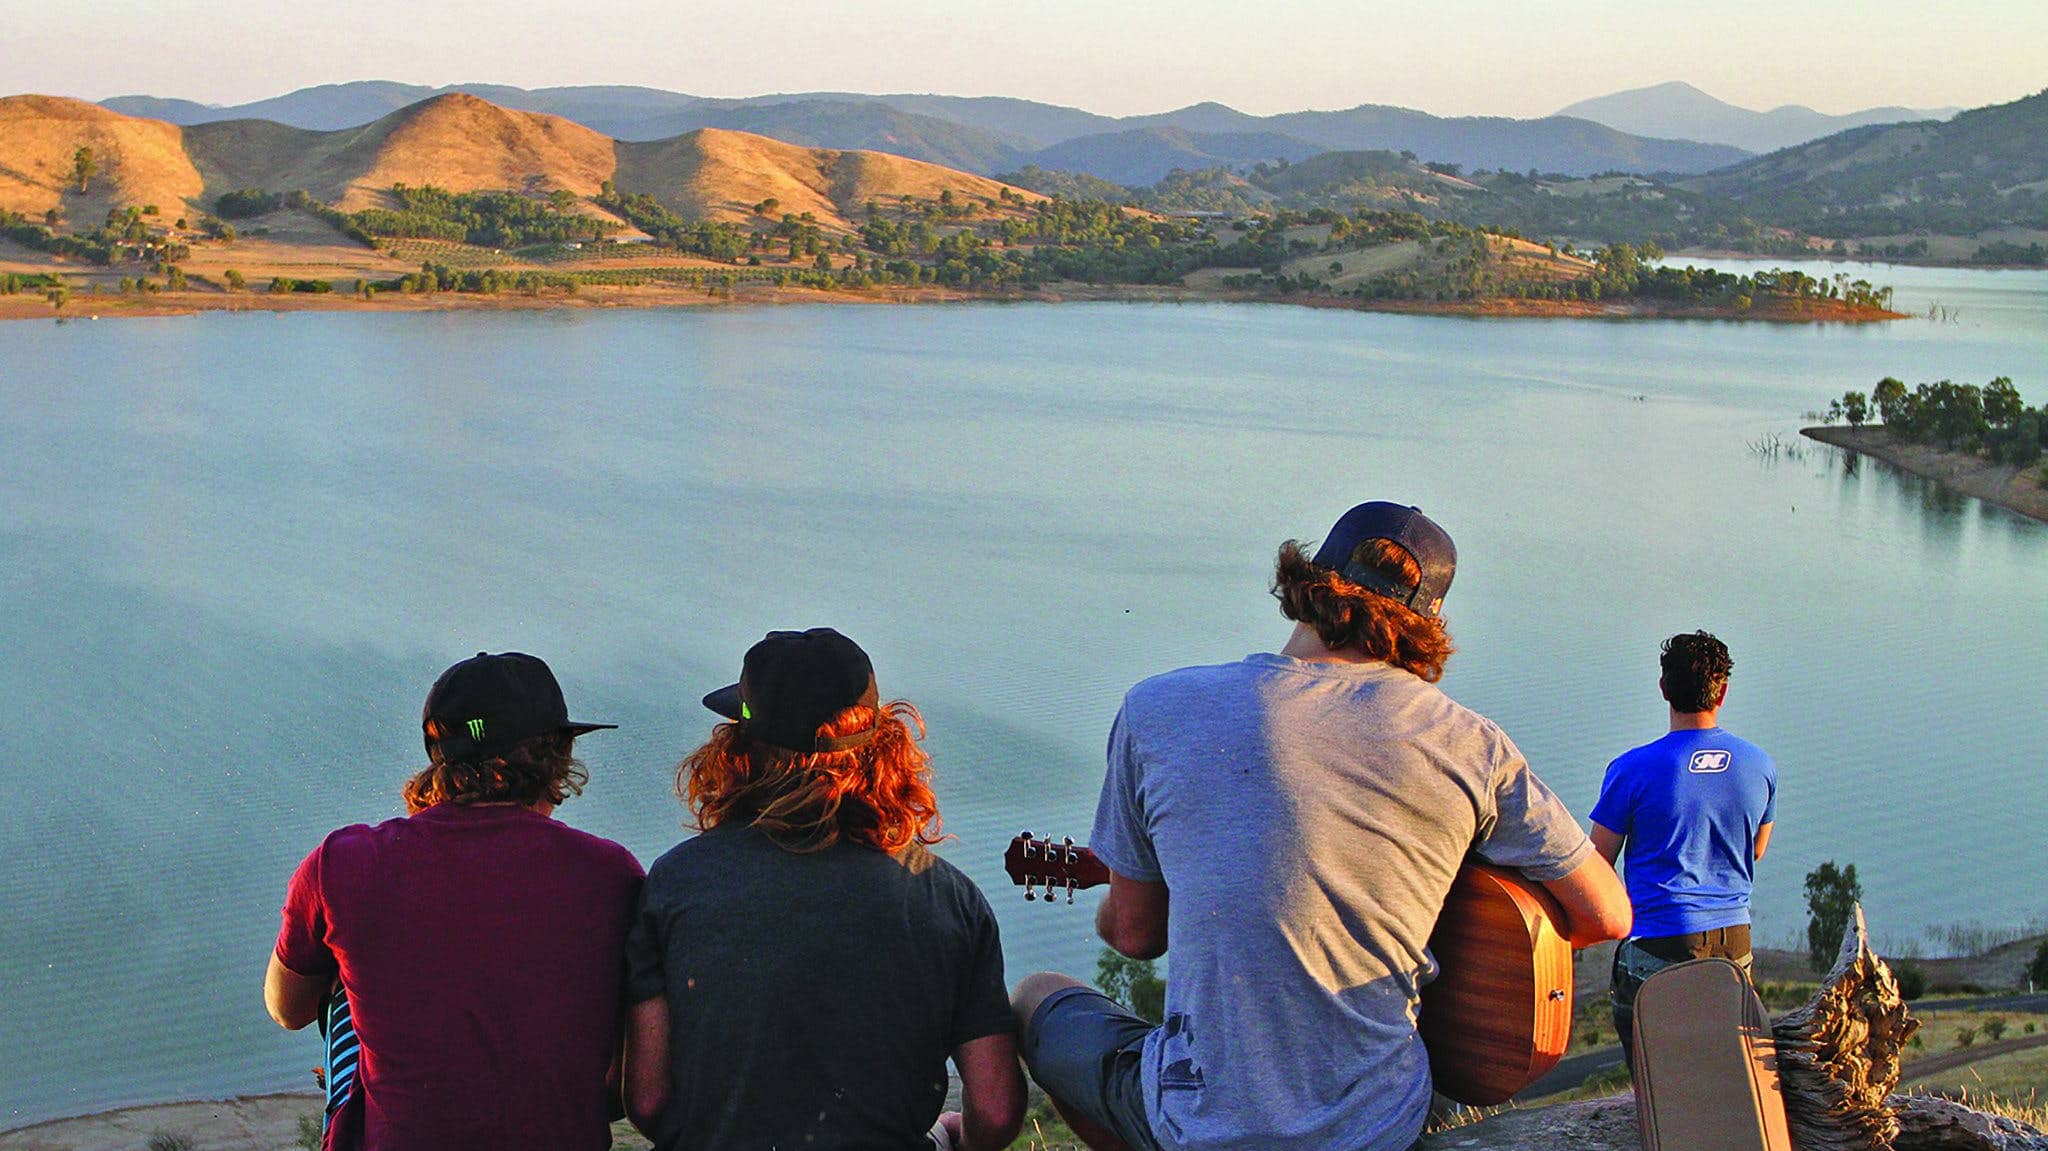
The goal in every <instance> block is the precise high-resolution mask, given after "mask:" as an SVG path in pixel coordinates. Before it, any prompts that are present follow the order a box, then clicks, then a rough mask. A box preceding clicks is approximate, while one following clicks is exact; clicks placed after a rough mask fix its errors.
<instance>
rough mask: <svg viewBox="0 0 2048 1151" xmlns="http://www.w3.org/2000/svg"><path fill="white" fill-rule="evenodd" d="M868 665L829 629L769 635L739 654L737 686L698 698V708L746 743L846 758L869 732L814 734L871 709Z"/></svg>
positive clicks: (865, 655) (873, 697) (871, 732)
mask: <svg viewBox="0 0 2048 1151" xmlns="http://www.w3.org/2000/svg"><path fill="white" fill-rule="evenodd" d="M880 698H881V697H880V695H879V694H878V693H877V692H876V690H875V665H874V664H873V663H871V662H869V660H868V653H866V652H864V651H862V650H861V649H860V645H859V644H857V643H855V642H853V641H852V640H850V639H848V638H846V637H845V636H843V635H840V634H839V633H838V632H836V631H833V630H832V629H831V628H829V627H814V628H812V629H810V630H809V631H771V632H769V633H768V634H767V635H766V636H764V637H762V639H761V642H759V643H757V644H755V645H754V646H753V647H750V648H748V649H747V658H746V661H745V662H744V663H743V664H741V665H740V681H739V682H738V683H735V684H730V685H727V686H725V687H721V688H719V689H718V690H717V691H714V692H712V693H711V694H710V695H707V696H705V697H704V706H705V707H708V708H710V709H711V710H712V711H715V712H717V713H718V714H720V715H722V716H724V717H725V718H727V719H731V720H737V721H738V722H739V723H740V725H741V728H742V730H744V731H745V732H746V733H747V734H748V736H749V737H750V738H752V739H757V740H760V741H761V742H762V743H766V744H771V745H773V746H775V747H779V748H783V749H784V750H787V751H796V752H804V753H809V752H817V751H851V750H852V749H854V748H856V747H860V746H861V745H863V744H865V743H867V742H868V741H869V740H871V739H873V738H875V728H874V727H873V726H872V725H871V726H869V727H868V728H867V729H866V730H865V731H856V732H853V733H852V734H850V735H841V736H832V737H825V736H820V735H819V734H818V728H820V727H822V726H823V725H824V723H825V721H826V720H829V719H831V718H832V717H833V716H835V715H838V714H839V713H840V712H842V711H844V710H846V709H847V708H849V707H874V706H875V705H876V701H877V700H879V699H880Z"/></svg>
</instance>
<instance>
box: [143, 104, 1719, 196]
mask: <svg viewBox="0 0 2048 1151" xmlns="http://www.w3.org/2000/svg"><path fill="white" fill-rule="evenodd" d="M457 92H460V93H466V94H470V95H475V96H479V97H482V98H483V99H486V100H489V101H491V102H492V103H494V104H497V105H499V106H500V107H505V108H511V109H516V110H520V111H527V112H540V113H544V114H547V115H554V116H560V117H563V118H565V119H569V120H573V121H575V122H577V123H579V124H582V125H583V126H584V127H587V128H590V129H592V130H593V131H597V132H601V133H603V134H605V135H608V136H611V137H612V138H614V139H618V140H631V141H649V140H660V139H666V138H669V137H672V136H675V135H679V134H681V133H683V132H686V131H691V130H694V129H697V128H727V129H735V130H739V131H747V132H755V133H758V134H760V135H764V136H772V137H774V138H776V139H779V140H783V141H785V142H788V143H795V144H804V145H808V146H812V147H829V148H839V149H846V148H861V149H872V150H877V151H887V152H894V153H897V154H899V155H904V156H909V157H911V158H913V159H920V160H927V161H930V162H932V163H937V164H943V165H945V166H947V167H952V168H959V169H961V170H963V171H970V172H977V173H981V174H984V175H986V174H990V173H994V172H1002V171H1011V170H1015V169H1018V168H1021V167H1024V166H1025V165H1027V164H1033V165H1037V166H1038V167H1041V168H1046V169H1056V170H1063V171H1075V172H1083V173H1086V174H1088V175H1093V176H1098V177H1101V178H1104V179H1110V180H1115V181H1117V182H1119V183H1128V182H1138V183H1150V182H1153V181H1155V180H1158V179H1160V178H1161V177H1163V176H1165V175H1166V173H1167V172H1168V171H1170V170H1171V169H1172V168H1173V167H1176V166H1178V167H1187V166H1190V165H1193V166H1207V165H1210V164H1215V163H1227V164H1242V165H1249V164H1253V163H1257V162H1260V161H1268V160H1279V159H1299V158H1302V156H1304V155H1308V154H1313V152H1317V151H1341V150H1373V149H1385V150H1392V151H1402V150H1407V151H1412V152H1415V153H1416V154H1417V155H1418V156H1420V157H1421V158H1422V159H1425V160H1436V161H1443V162H1448V163H1456V164H1461V165H1465V166H1467V167H1474V168H1508V169H1511V170H1514V171H1524V170H1527V169H1530V168H1536V169H1539V170H1541V171H1545V172H1559V173H1564V174H1568V175H1587V174H1591V173H1596V172H1607V171H1628V172H1676V173H1696V172H1704V171H1708V170H1710V169H1713V168H1717V167H1721V166H1723V165H1726V164H1731V163H1734V162H1736V161H1738V160H1741V159H1743V158H1745V157H1746V156H1747V155H1749V153H1747V152H1745V151H1743V150H1741V149H1738V148H1732V147H1729V146H1727V145H1725V144H1700V143H1693V142H1690V141H1685V140H1659V139H1648V138H1644V137H1640V136H1632V135H1630V134H1628V133H1626V132H1621V131H1617V130H1615V129H1613V128H1610V127H1607V126H1605V125H1601V124H1596V123H1593V122H1591V121H1589V120H1583V119H1574V118H1570V117H1557V116H1553V117H1547V118H1544V119H1540V120H1511V119H1506V118H1502V117H1457V118H1443V117H1438V116H1431V115H1429V114H1427V113H1423V112H1417V111H1413V110H1410V109H1406V108H1392V107H1383V106H1378V105H1361V106H1360V107H1356V108H1350V109H1345V110H1341V111H1309V112H1290V113H1284V114H1281V115H1275V116H1252V115H1249V114H1247V113H1244V112H1239V111H1237V110H1236V109H1233V108H1229V107H1226V106H1224V105H1221V104H1216V103H1203V104H1195V105H1191V106H1189V107H1186V108H1181V109H1177V110H1175V111H1171V112H1162V113H1159V114H1156V115H1149V116H1129V117H1123V118H1121V119H1119V118H1115V117H1109V116H1099V115H1096V114H1094V113H1090V112H1084V111H1081V110H1080V109H1076V108H1064V107H1059V106H1057V105H1051V104H1040V103H1037V102H1034V101H1030V100H1018V99H1010V98H1003V97H956V96H936V95H884V96H870V95H862V94H855V93H841V92H828V93H793V94H784V95H774V96H756V97H750V98H747V99H707V98H703V97H698V96H690V95H687V94H684V93H680V92H667V91H662V90H660V89H653V88H632V87H564V88H541V89H533V90H528V89H522V88H514V87H509V86H504V85H490V84H464V85H457V86H454V87H450V88H426V87H422V86H418V85H406V84H395V83H390V82H387V81H362V82H357V83H350V84H331V85H323V86H320V87H315V88H305V89H301V90H299V91H296V92H291V93H288V94H286V95H283V96H278V97H274V98H272V99H268V100H260V101H256V102H254V103H251V104H242V105H237V106H233V107H210V106H206V105H200V104H195V103H193V102H191V101H187V100H166V99H160V98H157V97H153V96H119V97H115V98H113V99H110V100H108V101H106V102H105V103H106V106H107V107H109V108H112V109H115V110H116V111H120V112H123V113H126V114H129V115H136V116H146V117H152V118H156V119H162V120H166V121H169V122H171V123H175V124H180V125H185V126H192V125H196V124H200V123H205V122H211V121H216V120H232V119H266V120H274V121H276V122H278V123H281V124H286V125H289V126H292V127H297V128H308V129H315V130H320V131H333V130H337V129H341V128H350V127H359V126H362V125H365V124H368V123H370V122H372V121H374V120H377V119H379V118H381V117H383V116H385V115H388V114H390V113H391V112H393V111H396V110H397V109H399V108H402V107H406V106H410V105H412V104H415V103H418V102H419V101H421V100H424V99H427V98H430V97H432V96H436V95H446V94H450V93H457ZM1161 133H1178V134H1180V135H1169V136H1165V137H1162V135H1161Z"/></svg>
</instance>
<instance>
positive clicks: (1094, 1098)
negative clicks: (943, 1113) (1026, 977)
mask: <svg viewBox="0 0 2048 1151" xmlns="http://www.w3.org/2000/svg"><path fill="white" fill-rule="evenodd" d="M1155 1026H1156V1025H1155V1024H1152V1023H1147V1022H1146V1021H1145V1020H1143V1019H1140V1018H1139V1017H1137V1016H1136V1015H1133V1014H1131V1013H1130V1012H1129V1011H1127V1010H1125V1009H1124V1007H1123V1005H1122V1004H1119V1003H1118V1002H1117V1001H1116V1000H1114V999H1111V998H1110V997H1109V996H1107V995H1104V994H1102V993H1101V992H1099V991H1096V990H1094V989H1093V988H1089V987H1062V988H1060V989H1059V990H1058V991H1055V992H1053V993H1052V994H1051V995H1048V996H1046V997H1045V1002H1043V1003H1040V1004H1039V1005H1038V1010H1037V1011H1035V1012H1033V1013H1032V1015H1031V1024H1030V1026H1029V1027H1027V1028H1026V1029H1025V1031H1024V1066H1025V1067H1027V1068H1029V1069H1030V1071H1031V1078H1032V1079H1034V1080H1036V1081H1037V1082H1038V1085H1039V1086H1040V1087H1043V1088H1045V1093H1046V1094H1048V1095H1050V1096H1052V1097H1053V1098H1054V1099H1057V1100H1058V1101H1059V1104H1060V1106H1061V1107H1063V1108H1067V1109H1069V1110H1071V1111H1074V1112H1076V1113H1078V1114H1080V1115H1081V1116H1083V1117H1085V1118H1087V1119H1089V1120H1091V1121H1093V1122H1095V1123H1097V1124H1099V1125H1101V1126H1103V1127H1106V1128H1108V1129H1109V1130H1110V1131H1112V1132H1114V1133H1115V1134H1116V1137H1117V1138H1119V1139H1122V1140H1123V1141H1124V1142H1125V1143H1127V1144H1129V1145H1130V1146H1131V1147H1132V1148H1134V1149H1135V1151H1160V1146H1159V1140H1158V1139H1157V1138H1156V1137H1155V1136H1154V1135H1153V1134H1152V1122H1151V1120H1149V1119H1147V1118H1146V1117H1145V1083H1144V1080H1145V1073H1144V1062H1145V1037H1146V1036H1147V1035H1150V1034H1151V1033H1152V1029H1153V1028H1154V1027H1155Z"/></svg>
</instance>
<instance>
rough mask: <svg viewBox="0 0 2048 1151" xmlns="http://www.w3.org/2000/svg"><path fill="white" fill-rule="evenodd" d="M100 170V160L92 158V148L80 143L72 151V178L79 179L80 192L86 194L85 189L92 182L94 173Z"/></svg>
mask: <svg viewBox="0 0 2048 1151" xmlns="http://www.w3.org/2000/svg"><path fill="white" fill-rule="evenodd" d="M99 170H100V166H99V161H97V160H94V159H93V158H92V149H91V148H88V147H85V146H84V145H80V146H79V149H78V151H76V152H73V153H71V178H72V179H73V180H76V181H78V194H79V195H81V196H83V195H85V189H86V186H87V185H88V184H90V183H91V182H92V174H93V173H94V172H97V171H99Z"/></svg>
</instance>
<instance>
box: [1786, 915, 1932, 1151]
mask: <svg viewBox="0 0 2048 1151" xmlns="http://www.w3.org/2000/svg"><path fill="white" fill-rule="evenodd" d="M1919 1029H1920V1021H1919V1020H1917V1019H1914V1018H1913V1017H1912V1015H1911V1014H1910V1013H1908V1012H1907V1010H1906V1001H1905V998H1904V997H1903V996H1901V995H1900V994H1899V981H1898V979H1897V978H1896V977H1895V976H1893V975H1892V969H1891V968H1890V967H1889V966H1888V965H1886V963H1885V961H1884V960H1883V959H1880V958H1878V955H1877V953H1876V952H1874V951H1872V950H1871V949H1870V934H1869V931H1868V930H1867V929H1866V928H1865V927H1864V923H1863V908H1862V906H1861V905H1858V906H1857V908H1856V911H1855V915H1854V916H1853V917H1852V919H1851V922H1850V924H1849V930H1847V931H1845V932H1843V933H1842V949H1841V952H1840V953H1839V954H1838V955H1837V956H1836V958H1835V965H1834V967H1833V968H1832V969H1830V970H1829V971H1828V974H1827V978H1826V979H1824V980H1822V981H1821V986H1820V990H1819V991H1816V992H1815V993H1814V995H1813V998H1812V999H1809V1000H1807V1001H1806V1003H1805V1004H1804V1005H1802V1006H1800V1007H1798V1008H1795V1009H1794V1010H1792V1011H1791V1012H1790V1013H1788V1014H1786V1015H1785V1016H1784V1017H1783V1018H1781V1019H1779V1020H1778V1021H1777V1022H1776V1023H1774V1024H1773V1025H1772V1027H1771V1030H1772V1032H1773V1033H1774V1035H1775V1036H1776V1038H1777V1041H1778V1078H1779V1079H1780V1080H1781V1081H1782V1083H1783V1084H1784V1090H1785V1115H1786V1118H1787V1119H1789V1120H1790V1121H1791V1127H1792V1141H1793V1143H1795V1144H1797V1145H1798V1146H1799V1147H1800V1148H1801V1151H1891V1148H1892V1147H1893V1144H1894V1141H1895V1140H1896V1139H1897V1137H1898V1134H1899V1121H1898V1118H1897V1116H1895V1115H1894V1114H1893V1113H1892V1109H1891V1107H1890V1106H1888V1105H1887V1104H1886V1100H1887V1099H1888V1098H1889V1097H1890V1095H1891V1093H1892V1090H1893V1089H1894V1088H1896V1087H1897V1086H1898V1085H1899V1064H1900V1055H1901V1053H1902V1052H1903V1051H1904V1050H1905V1047H1906V1041H1907V1040H1908V1039H1911V1038H1912V1037H1913V1033H1914V1032H1915V1031H1918V1030H1919Z"/></svg>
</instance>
